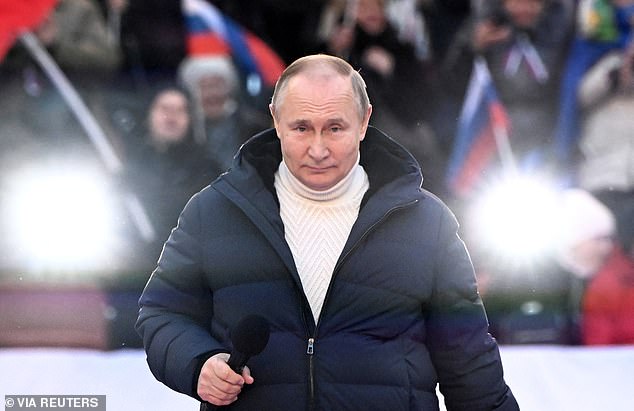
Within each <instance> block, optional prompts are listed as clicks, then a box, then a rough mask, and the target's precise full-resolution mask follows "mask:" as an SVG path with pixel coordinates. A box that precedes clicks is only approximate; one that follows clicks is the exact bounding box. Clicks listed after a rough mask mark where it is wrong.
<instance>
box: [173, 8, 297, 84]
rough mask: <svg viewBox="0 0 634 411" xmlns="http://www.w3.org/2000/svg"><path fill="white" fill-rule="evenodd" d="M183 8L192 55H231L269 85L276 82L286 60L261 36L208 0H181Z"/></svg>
mask: <svg viewBox="0 0 634 411" xmlns="http://www.w3.org/2000/svg"><path fill="white" fill-rule="evenodd" d="M182 9H183V15H184V16H185V23H186V26H187V29H188V35H187V48H188V54H189V55H191V56H196V55H210V54H211V55H218V54H220V55H231V56H233V58H234V61H235V62H236V65H237V66H238V67H240V69H241V70H243V71H244V72H245V73H246V74H247V75H253V74H257V75H258V76H259V78H260V79H261V80H262V82H263V83H264V84H266V85H267V86H274V85H275V82H276V81H277V79H278V78H279V76H280V74H282V71H284V68H285V64H284V62H283V61H282V59H281V58H280V57H279V56H278V55H277V54H276V53H275V51H273V49H271V48H270V47H269V46H268V45H267V44H266V43H264V42H263V41H262V40H261V39H260V38H258V37H257V36H255V35H254V34H252V33H250V32H249V31H247V30H245V29H244V28H242V27H241V26H240V25H239V24H237V23H236V22H235V21H233V20H232V19H231V18H229V17H228V16H226V15H224V14H223V13H221V12H220V10H218V8H217V7H216V6H214V5H213V4H211V3H208V2H207V1H205V0H182Z"/></svg>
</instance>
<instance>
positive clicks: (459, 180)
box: [447, 59, 510, 197]
mask: <svg viewBox="0 0 634 411" xmlns="http://www.w3.org/2000/svg"><path fill="white" fill-rule="evenodd" d="M509 127H510V124H509V119H508V116H507V113H506V110H505V109H504V106H503V105H502V103H501V102H500V100H499V98H498V96H497V92H496V90H495V85H494V84H493V81H492V79H491V74H490V73H489V69H488V67H487V65H486V62H485V61H484V60H481V59H477V60H476V61H475V63H474V66H473V72H472V74H471V79H470V81H469V87H468V89H467V93H466V96H465V100H464V103H463V105H462V111H461V113H460V118H459V120H458V131H457V135H456V140H455V141H454V145H453V149H452V152H451V154H450V156H449V162H448V170H447V184H448V187H449V189H450V190H451V192H452V193H453V194H455V195H457V196H459V197H463V196H466V195H468V194H470V192H471V191H472V190H473V188H474V187H475V186H476V185H477V184H478V183H479V182H480V180H481V178H482V177H483V172H484V171H485V170H486V168H487V166H489V165H490V164H491V162H492V161H493V160H494V159H495V157H496V154H497V153H498V151H499V150H500V145H501V144H502V145H503V146H506V147H508V133H509ZM499 154H501V155H503V154H504V153H499Z"/></svg>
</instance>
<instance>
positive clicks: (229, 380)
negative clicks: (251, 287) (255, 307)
mask: <svg viewBox="0 0 634 411" xmlns="http://www.w3.org/2000/svg"><path fill="white" fill-rule="evenodd" d="M269 332H270V330H269V323H268V321H267V320H266V319H264V318H263V317H261V316H258V315H250V316H247V317H244V318H243V319H242V320H240V322H239V323H238V324H237V325H236V326H235V327H234V328H233V330H231V343H232V345H233V349H232V351H231V355H229V354H226V353H222V354H216V355H214V356H213V357H211V358H209V359H208V360H207V361H206V362H205V364H204V365H203V367H202V369H201V371H200V376H199V377H198V387H197V392H198V395H199V396H200V398H202V399H203V400H205V401H207V402H210V403H212V404H214V405H228V404H231V403H232V402H234V401H235V400H237V399H238V394H240V392H241V391H242V386H243V385H244V384H245V383H246V384H251V383H253V377H251V374H250V372H249V370H248V369H247V370H246V371H244V368H245V365H246V363H247V361H248V360H249V358H251V357H252V356H254V355H257V354H259V353H261V352H262V350H264V347H266V344H267V343H268V341H269ZM229 368H230V369H231V370H233V371H234V372H235V374H234V373H232V372H230V371H229ZM236 374H238V375H236ZM201 409H202V408H201Z"/></svg>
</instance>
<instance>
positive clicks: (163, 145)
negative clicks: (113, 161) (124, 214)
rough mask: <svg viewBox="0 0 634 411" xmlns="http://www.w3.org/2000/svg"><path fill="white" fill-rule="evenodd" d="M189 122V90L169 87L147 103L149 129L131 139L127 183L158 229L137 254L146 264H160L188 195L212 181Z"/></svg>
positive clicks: (146, 125) (129, 139) (145, 124)
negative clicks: (140, 253) (166, 240)
mask: <svg viewBox="0 0 634 411" xmlns="http://www.w3.org/2000/svg"><path fill="white" fill-rule="evenodd" d="M190 126H191V115H190V105H189V100H188V97H187V95H186V94H185V92H184V91H182V90H180V89H179V88H177V87H165V88H163V89H161V90H160V91H158V92H157V93H156V94H155V95H154V96H153V98H152V100H151V102H150V103H149V105H148V109H147V113H146V118H145V123H144V132H143V133H142V134H140V135H139V136H136V138H133V136H129V137H128V139H127V140H126V143H127V147H126V149H127V150H126V159H125V160H126V173H125V179H126V183H127V184H128V186H129V188H130V189H131V190H132V191H133V192H134V193H135V194H136V195H137V196H138V197H139V199H140V201H141V203H142V204H143V206H144V207H145V208H146V210H147V212H148V217H149V219H150V222H151V223H152V225H153V226H154V229H155V231H156V241H155V242H154V243H152V244H148V245H147V250H142V254H143V255H138V257H139V259H140V263H141V264H144V265H143V268H147V266H152V265H153V264H155V262H156V260H157V259H158V256H159V253H160V251H161V245H162V243H163V242H164V241H165V239H166V238H167V236H168V235H169V233H170V231H171V229H172V228H173V227H174V226H175V225H176V221H177V218H178V215H179V213H180V211H181V210H182V208H183V207H184V205H185V203H186V202H187V200H188V199H189V197H190V196H192V195H193V194H194V193H195V192H197V191H198V190H200V189H201V188H203V187H204V186H205V185H206V184H207V183H208V182H210V181H211V177H210V175H209V173H208V172H207V165H206V162H205V159H204V157H203V156H202V155H201V149H200V145H198V144H196V143H195V142H194V140H193V138H192V135H191V133H190Z"/></svg>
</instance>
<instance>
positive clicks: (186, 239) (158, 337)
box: [136, 196, 226, 399]
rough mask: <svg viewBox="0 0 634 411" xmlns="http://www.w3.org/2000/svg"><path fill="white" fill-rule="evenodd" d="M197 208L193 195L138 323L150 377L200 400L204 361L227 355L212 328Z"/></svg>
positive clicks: (167, 245)
mask: <svg viewBox="0 0 634 411" xmlns="http://www.w3.org/2000/svg"><path fill="white" fill-rule="evenodd" d="M199 207H200V205H199V197H198V196H194V197H193V198H192V200H191V201H190V202H189V203H188V204H187V206H186V207H185V209H184V210H183V212H182V214H181V216H180V218H179V222H178V226H177V227H176V228H175V229H174V230H173V232H172V234H171V235H170V237H169V239H168V240H167V242H166V243H165V246H164V248H163V252H162V253H161V257H160V259H159V262H158V265H157V268H156V269H155V270H154V272H153V273H152V275H151V277H150V279H149V281H148V283H147V285H146V286H145V289H144V291H143V293H142V295H141V298H140V300H139V306H140V311H139V317H138V320H137V323H136V329H137V332H138V333H139V334H140V335H141V337H142V338H143V345H144V348H145V351H146V354H147V361H148V364H149V366H150V370H151V371H152V374H154V376H155V377H156V378H157V379H158V380H159V381H161V382H163V383H164V384H165V385H167V386H168V387H170V388H172V389H174V390H176V391H178V392H181V393H183V394H186V395H189V396H191V397H194V398H196V399H198V397H197V394H196V392H195V387H196V381H197V379H198V373H199V372H200V362H201V359H203V358H205V357H208V356H209V354H210V353H213V352H222V351H226V348H224V347H222V346H220V344H219V343H218V341H216V340H214V339H213V338H212V336H211V334H210V330H209V327H210V322H211V315H212V298H213V296H212V295H211V292H210V290H209V287H208V286H206V283H205V280H204V275H203V272H202V257H201V255H202V254H201V249H202V245H201V243H200V217H199Z"/></svg>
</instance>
